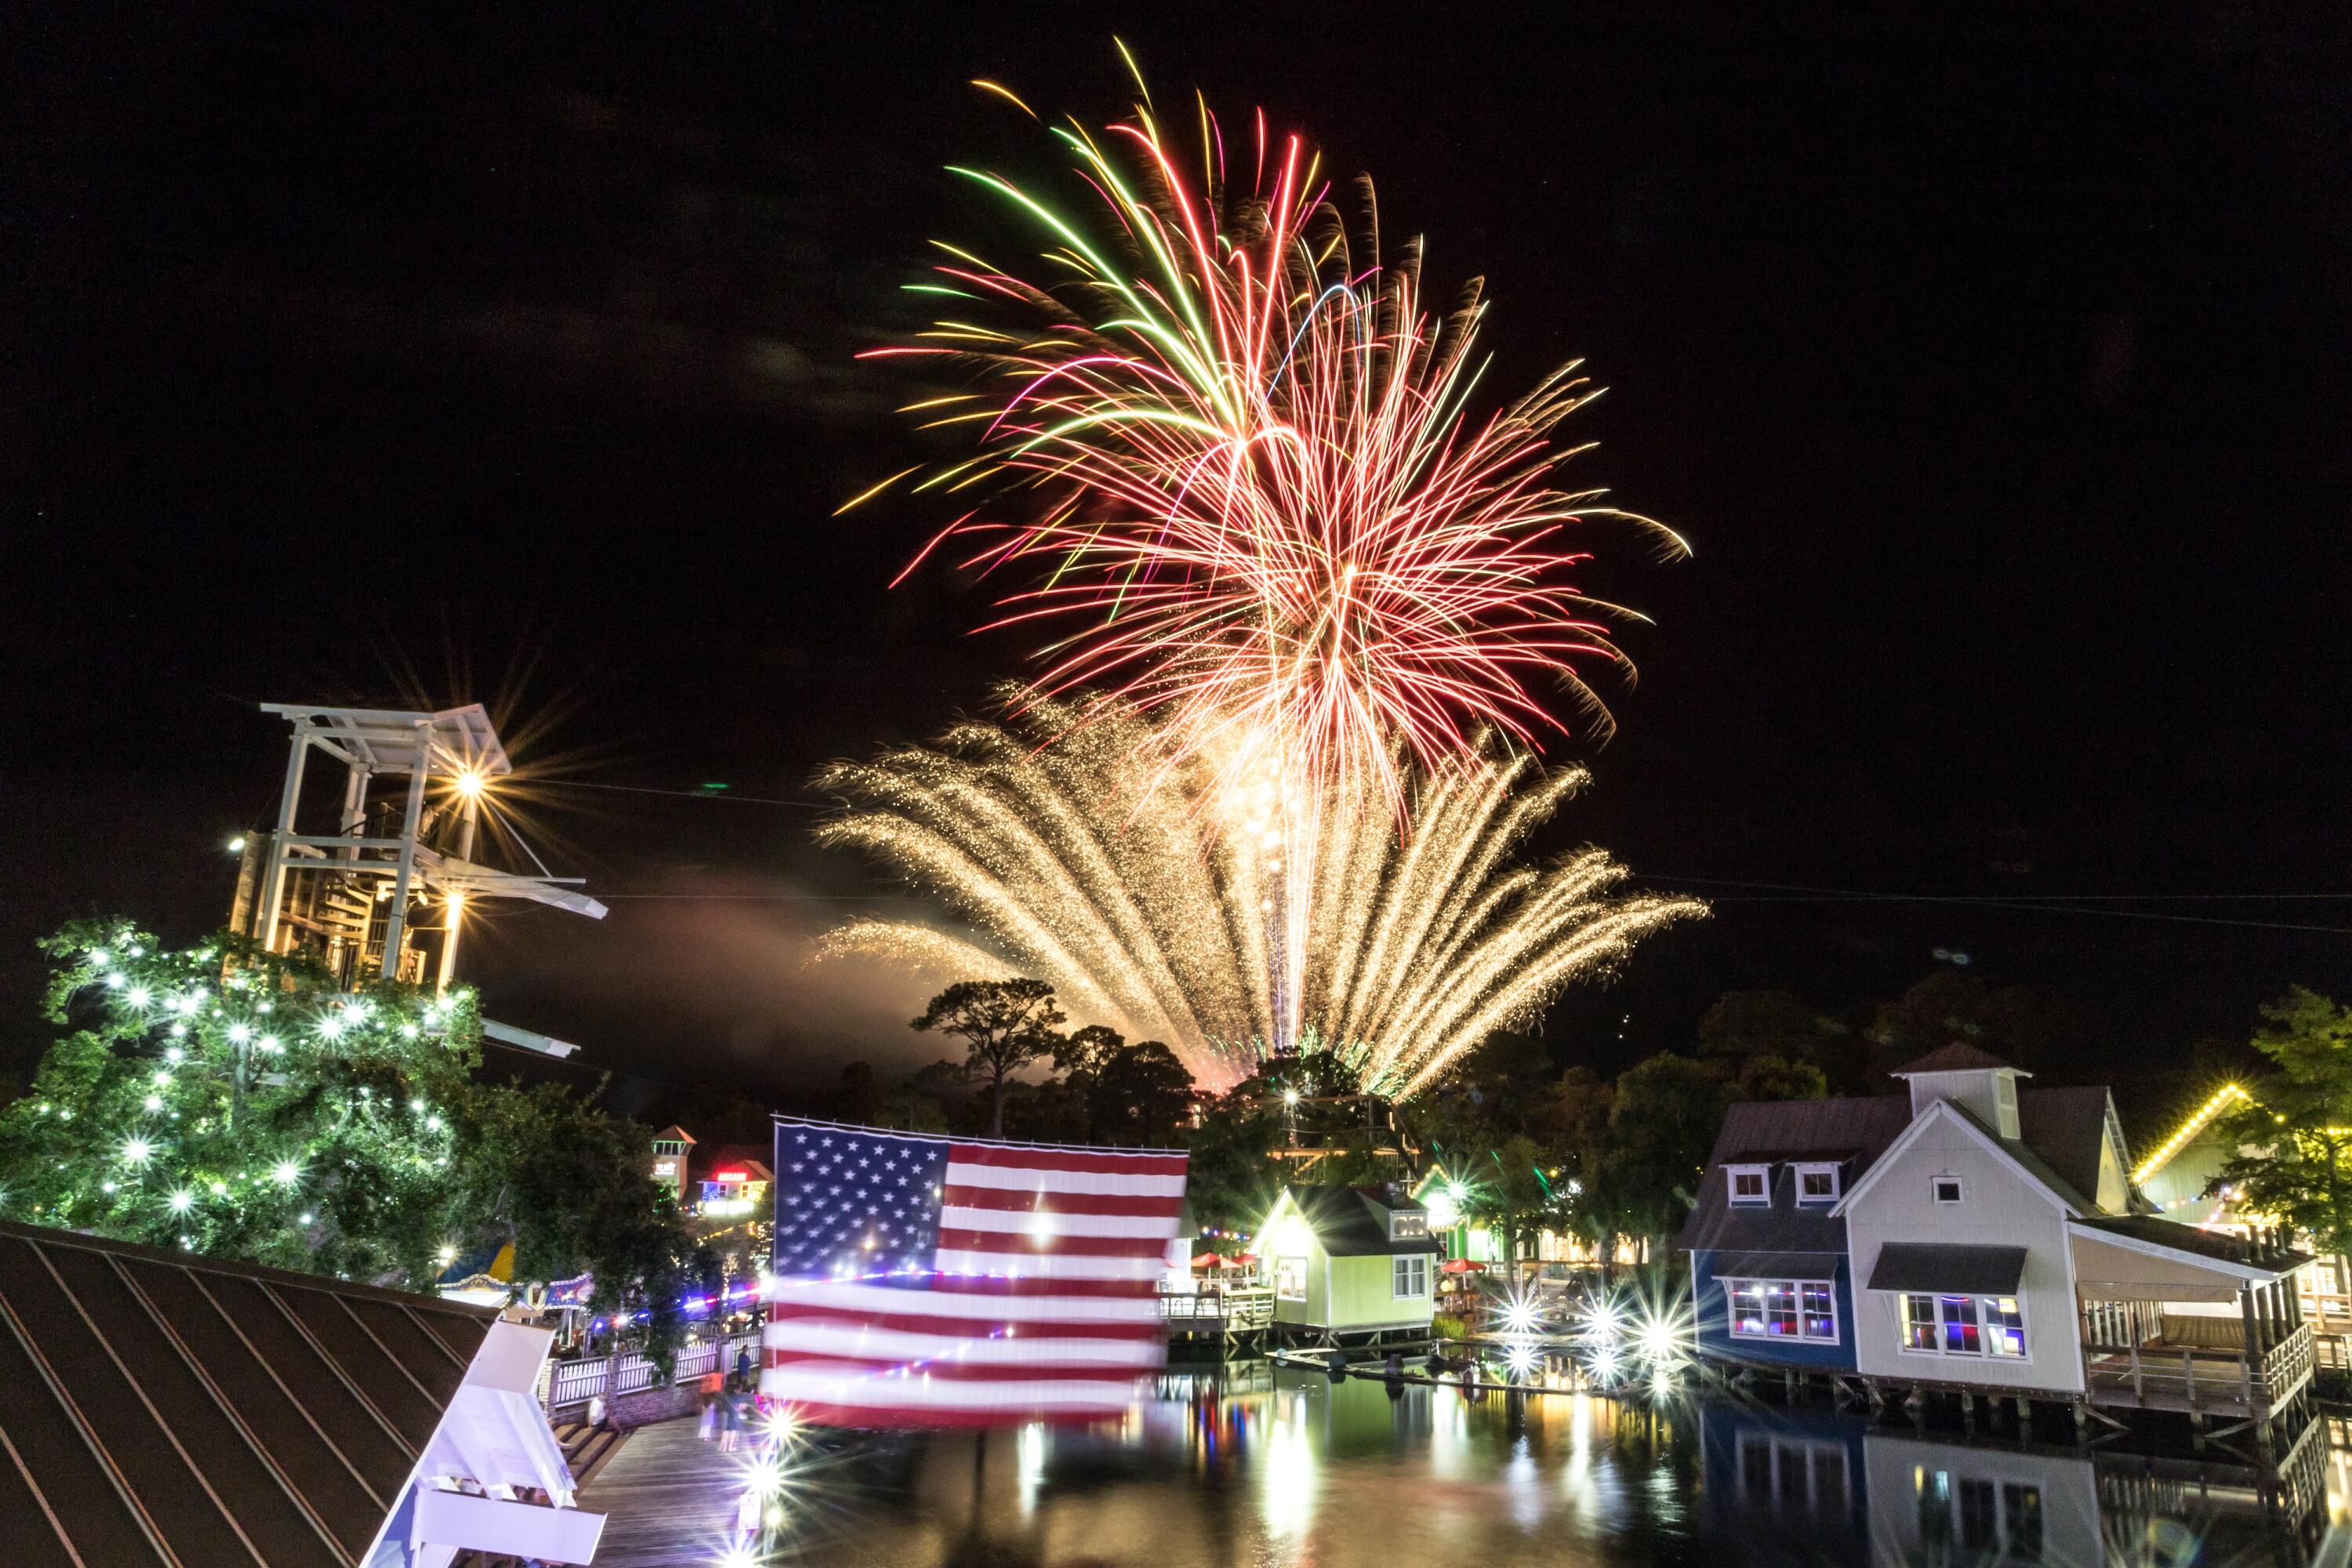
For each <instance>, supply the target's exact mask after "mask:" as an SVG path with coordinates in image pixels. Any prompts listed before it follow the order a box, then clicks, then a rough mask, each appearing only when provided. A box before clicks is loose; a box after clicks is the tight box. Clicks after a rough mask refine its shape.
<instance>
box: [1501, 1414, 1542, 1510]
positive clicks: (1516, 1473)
mask: <svg viewBox="0 0 2352 1568" xmlns="http://www.w3.org/2000/svg"><path fill="white" fill-rule="evenodd" d="M1503 1491H1504V1494H1505V1495H1506V1496H1507V1497H1508V1498H1509V1499H1510V1503H1511V1522H1512V1523H1513V1524H1516V1525H1517V1526H1518V1527H1519V1529H1520V1530H1522V1531H1530V1530H1533V1529H1535V1527H1536V1526H1538V1525H1539V1524H1541V1523H1542V1522H1543V1518H1544V1496H1543V1475H1542V1472H1541V1471H1540V1470H1539V1469H1538V1468H1537V1466H1536V1457H1535V1455H1534V1454H1533V1453H1531V1452H1529V1451H1528V1440H1527V1439H1526V1438H1525V1437H1522V1438H1520V1439H1519V1440H1518V1441H1517V1443H1514V1444H1512V1445H1511V1458H1510V1460H1509V1462H1508V1463H1507V1464H1505V1465H1504V1467H1503Z"/></svg>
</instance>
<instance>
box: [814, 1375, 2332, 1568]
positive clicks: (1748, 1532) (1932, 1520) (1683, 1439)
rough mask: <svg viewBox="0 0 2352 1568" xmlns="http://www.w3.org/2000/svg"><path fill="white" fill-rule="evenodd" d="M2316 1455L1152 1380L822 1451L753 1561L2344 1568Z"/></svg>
mask: <svg viewBox="0 0 2352 1568" xmlns="http://www.w3.org/2000/svg"><path fill="white" fill-rule="evenodd" d="M2049 1414H2050V1416H2052V1417H2055V1415H2056V1413H2055V1412H2052V1413H2049ZM2051 1426H2058V1427H2059V1428H2060V1430H2057V1431H2053V1430H2051ZM2066 1430H2067V1429H2065V1428H2063V1419H2058V1420H2055V1421H2053V1422H2051V1424H2050V1425H2046V1426H2044V1428H2043V1433H2042V1436H2044V1437H2045V1438H2047V1437H2063V1436H2064V1435H2065V1431H2066ZM2328 1442H2329V1433H2328V1429H2327V1426H2326V1423H2318V1424H2315V1425H2314V1426H2312V1427H2311V1428H2310V1429H2309V1430H2308V1431H2307V1433H2305V1434H2304V1435H2302V1436H2300V1437H2299V1438H2297V1439H2295V1440H2294V1441H2293V1442H2290V1443H2286V1444H2283V1445H2282V1452H2281V1453H2280V1454H2279V1456H2277V1458H2278V1459H2279V1461H2280V1463H2278V1464H2277V1465H2274V1466H2273V1467H2269V1468H2263V1467H2257V1466H2255V1465H2252V1464H2248V1463H2240V1462H2236V1461H2233V1460H2231V1459H2230V1458H2228V1457H2227V1456H2214V1457H2213V1458H2209V1459H2205V1460H2200V1459H2198V1458H2193V1457H2191V1455H2190V1454H2189V1451H2188V1449H2187V1447H2186V1444H2185V1443H2183V1444H2181V1445H2180V1446H2179V1450H2178V1451H2177V1452H2174V1453H2171V1454H2169V1455H2163V1456H2149V1455H2147V1454H2145V1453H2141V1454H2126V1453H2118V1452H2116V1451H2114V1450H2113V1448H2112V1447H2097V1448H2093V1449H2091V1450H2088V1451H2084V1450H2079V1449H2076V1448H2074V1447H2072V1446H2070V1445H2067V1444H2064V1443H2063V1442H2042V1443H2037V1444H2032V1445H2022V1444H2020V1443H2019V1442H2017V1441H2016V1440H2015V1436H2014V1429H2013V1426H2004V1427H2003V1429H2002V1433H2001V1434H2000V1436H1997V1437H1996V1436H1987V1437H1985V1438H1982V1439H1980V1440H1979V1439H1969V1438H1966V1437H1964V1436H1963V1434H1962V1433H1961V1431H1960V1430H1959V1429H1958V1427H1957V1426H1954V1428H1953V1429H1952V1430H1949V1431H1944V1430H1939V1429H1938V1428H1937V1427H1936V1426H1930V1427H1929V1428H1928V1429H1927V1431H1926V1432H1925V1433H1921V1432H1918V1431H1916V1430H1915V1429H1914V1428H1913V1427H1912V1426H1910V1425H1909V1424H1908V1423H1906V1422H1903V1421H1900V1420H1897V1421H1894V1422H1891V1423H1888V1422H1882V1423H1878V1424H1874V1423H1872V1422H1871V1421H1869V1420H1868V1419H1866V1418H1865V1417H1864V1416H1862V1415H1854V1414H1838V1413H1832V1411H1830V1410H1828V1409H1827V1408H1825V1407H1823V1408H1818V1409H1808V1408H1803V1407H1799V1408H1797V1409H1793V1410H1790V1409H1782V1408H1779V1407H1777V1406H1771V1405H1751V1404H1739V1403H1734V1402H1731V1401H1729V1400H1726V1399H1721V1398H1716V1397H1706V1398H1699V1397H1691V1396H1667V1397H1664V1398H1662V1399H1657V1400H1654V1401H1653V1400H1649V1399H1626V1400H1619V1399H1613V1398H1606V1397H1601V1396H1596V1395H1590V1394H1572V1395H1569V1394H1556V1395H1545V1394H1536V1395H1512V1396H1506V1395H1502V1394H1488V1395H1486V1396H1485V1397H1484V1398H1470V1397H1465V1394H1463V1393H1462V1392H1461V1391H1459V1390H1458V1389H1451V1388H1428V1387H1409V1388H1406V1389H1405V1390H1404V1391H1403V1392H1402V1394H1399V1395H1395V1396H1392V1395H1391V1393H1390V1391H1389V1390H1388V1389H1387V1388H1386V1387H1384V1386H1383V1385H1382V1384H1379V1383H1376V1382H1371V1381H1367V1380H1363V1379H1350V1380H1349V1381H1347V1382H1345V1383H1342V1384H1333V1383H1331V1382H1330V1381H1329V1380H1328V1378H1326V1377H1324V1376H1321V1375H1319V1374H1317V1373H1310V1372H1304V1371H1294V1370H1290V1369H1277V1368H1274V1367H1270V1366H1268V1365H1266V1364H1265V1363H1242V1364H1237V1365H1234V1366H1232V1367H1228V1368H1225V1369H1223V1370H1221V1371H1214V1372H1203V1373H1171V1375H1170V1376H1169V1377H1167V1378H1166V1379H1165V1380H1163V1382H1162V1383H1161V1384H1160V1393H1159V1397H1157V1398H1155V1399H1153V1400H1151V1401H1150V1402H1147V1403H1146V1404H1144V1405H1140V1406H1139V1408H1138V1409H1137V1410H1136V1412H1135V1413H1134V1414H1133V1415H1130V1416H1129V1419H1128V1420H1127V1421H1126V1422H1125V1423H1123V1424H1122V1425H1120V1426H1118V1427H1116V1428H1109V1427H1105V1428H1094V1429H1080V1428H1058V1429H1057V1428H1047V1427H1026V1428H1022V1429H1018V1430H1009V1431H999V1432H995V1433H992V1434H990V1435H989V1436H986V1437H985V1438H984V1439H983V1438H981V1437H978V1436H972V1435H970V1434H961V1433H959V1434H941V1435H931V1436H906V1437H887V1438H877V1437H871V1436H866V1437H857V1438H852V1439H846V1440H844V1439H837V1438H836V1439H834V1440H832V1441H831V1442H829V1443H828V1444H827V1445H826V1446H824V1447H821V1448H820V1449H818V1450H816V1451H814V1452H812V1453H810V1454H809V1455H807V1456H805V1457H804V1458H803V1460H802V1461H801V1462H800V1463H799V1464H798V1465H796V1466H795V1468H794V1470H793V1481H792V1483H791V1488H790V1493H789V1496H788V1498H787V1509H786V1511H787V1515H788V1517H789V1518H790V1520H791V1521H792V1523H791V1527H790V1529H789V1530H788V1531H787V1532H786V1536H785V1539H784V1540H783V1541H782V1542H779V1543H778V1544H779V1548H780V1550H779V1551H778V1552H777V1553H776V1555H775V1556H774V1557H773V1558H772V1559H769V1560H770V1561H775V1562H781V1563H826V1564H842V1565H845V1568H932V1565H938V1568H948V1565H955V1568H982V1565H986V1568H1031V1565H1034V1568H1047V1565H1054V1568H1065V1565H1067V1568H1078V1565H1104V1568H1109V1565H1127V1564H1136V1565H1147V1564H1148V1565H1150V1568H1195V1565H1198V1568H1350V1565H1352V1564H1358V1563H1363V1564H1376V1563H1377V1564H1412V1565H1443V1564H1454V1563H1461V1564H1477V1565H1481V1568H1515V1565H1517V1564H1531V1563H1592V1564H1618V1563H1629V1564H1630V1563H1706V1564H1718V1563H1720V1564H1728V1563H1776V1564H1778V1563H1819V1564H1853V1563H1922V1564H1958V1563H2003V1564H2023V1563H2050V1564H2083V1563H2133V1564H2148V1565H2151V1568H2155V1565H2162V1568H2175V1565H2177V1568H2188V1565H2189V1564H2200V1565H2211V1564H2239V1563H2246V1564H2253V1563H2261V1564H2272V1563H2278V1564H2294V1565H2300V1564H2303V1563H2309V1562H2312V1561H2313V1560H2314V1558H2315V1556H2321V1557H2323V1559H2324V1560H2326V1561H2330V1562H2336V1561H2342V1560H2343V1556H2342V1553H2343V1550H2344V1547H2345V1544H2346V1542H2344V1541H2339V1540H2333V1539H2325V1538H2326V1532H2327V1530H2328V1528H2329V1524H2330V1519H2331V1515H2332V1513H2333V1512H2334V1510H2336V1508H2337V1507H2338V1504H2337V1503H2336V1501H2335V1500H2332V1499H2331V1498H2330V1496H2329V1495H2328V1489H2329V1486H2330V1483H2331V1480H2332V1479H2334V1478H2336V1475H2337V1471H2338V1468H2339V1465H2338V1460H2337V1458H2336V1456H2334V1455H2332V1454H2331V1453H2330V1451H2329V1447H2328ZM2210 1452H2211V1451H2210V1450H2209V1454H2210ZM2336 1489H2337V1491H2338V1492H2339V1493H2340V1492H2341V1490H2342V1488H2341V1487H2340V1485H2338V1486H2337V1488H2336Z"/></svg>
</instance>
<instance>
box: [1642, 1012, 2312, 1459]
mask: <svg viewBox="0 0 2352 1568" xmlns="http://www.w3.org/2000/svg"><path fill="white" fill-rule="evenodd" d="M2028 1076H2030V1075H2028V1074H2025V1073H2023V1072H2021V1070H2020V1069H2018V1068H2014V1067H2012V1066H2011V1065H2010V1064H2009V1063H2007V1062H2004V1061H2002V1060H2000V1058H1997V1057H1994V1056H1991V1055H1990V1054H1989V1053H1987V1052H1985V1051H1982V1050H1979V1048H1977V1047H1974V1046H1970V1045H1966V1044H1958V1043H1956V1044H1953V1045H1949V1046H1946V1047H1943V1048H1941V1049H1939V1050H1937V1051H1934V1052H1931V1053H1929V1054H1928V1055H1927V1056H1926V1057H1924V1058H1920V1059H1919V1060H1917V1061H1916V1062H1913V1063H1911V1064H1910V1065H1909V1066H1907V1067H1906V1068H1901V1069H1900V1070H1898V1071H1897V1072H1896V1074H1895V1077H1897V1078H1899V1079H1903V1080H1904V1082H1905V1084H1906V1089H1908V1093H1907V1095H1906V1096H1902V1097H1895V1096H1887V1097H1884V1098H1879V1099H1872V1100H1815V1101H1791V1102H1783V1103H1779V1104H1767V1105H1758V1106H1741V1107H1735V1108H1734V1110H1733V1113H1732V1115H1731V1117H1730V1118H1729V1119H1728V1120H1727V1121H1726V1123H1725V1129H1724V1132H1723V1134H1722V1136H1721V1138H1720V1139H1719V1140H1718V1142H1717V1150H1716V1154H1715V1156H1714V1158H1713V1160H1712V1161H1711V1163H1710V1165H1709V1167H1708V1170H1707V1172H1706V1177H1705V1183H1706V1186H1705V1190H1704V1194H1703V1196H1702V1198H1701V1201H1700V1203H1699V1204H1698V1205H1697V1207H1696V1209H1695V1211H1694V1213H1693V1215H1692V1217H1691V1221H1690V1223H1689V1225H1688V1226H1686V1227H1685V1231H1684V1237H1683V1244H1684V1246H1685V1247H1687V1248H1688V1249H1689V1251H1690V1253H1691V1259H1692V1281H1693V1289H1694V1292H1695V1295H1696V1309H1697V1317H1698V1329H1699V1349H1700V1352H1701V1354H1702V1355H1705V1356H1706V1357H1708V1358H1710V1359H1713V1360H1717V1361H1721V1362H1727V1363H1737V1364H1744V1365H1748V1366H1756V1365H1765V1366H1775V1367H1779V1368H1782V1369H1784V1370H1786V1371H1788V1372H1789V1373H1791V1374H1794V1373H1797V1372H1799V1371H1820V1372H1825V1373H1831V1374H1832V1375H1841V1374H1845V1373H1851V1374H1853V1375H1854V1376H1855V1377H1858V1378H1859V1379H1860V1380H1861V1381H1862V1382H1863V1384H1864V1385H1865V1387H1866V1389H1867V1390H1868V1391H1869V1392H1870V1393H1871V1394H1873V1395H1874V1397H1878V1396H1883V1395H1884V1394H1885V1392H1887V1391H1890V1390H1892V1391H1895V1392H1896V1393H1898V1394H1901V1395H1903V1396H1905V1397H1911V1396H1916V1395H1917V1394H1924V1393H1927V1392H1932V1391H1947V1392H1957V1393H1958V1394H1962V1395H1963V1396H1968V1397H1974V1396H1979V1395H1981V1396H1986V1397H1990V1398H1995V1399H2002V1398H2008V1397H2011V1396H2015V1397H2018V1398H2020V1399H2029V1400H2030V1399H2033V1398H2042V1397H2047V1398H2052V1399H2054V1400H2058V1401H2062V1402H2063V1403H2066V1404H2068V1405H2072V1406H2074V1409H2075V1410H2076V1412H2077V1415H2078V1418H2084V1419H2087V1418H2088V1416H2089V1415H2091V1414H2092V1413H2095V1412H2106V1411H2115V1410H2127V1409H2152V1410H2168V1411H2179V1412H2182V1413H2185V1414H2187V1415H2189V1416H2190V1417H2191V1419H2192V1422H2193V1423H2194V1424H2195V1425H2197V1426H2199V1428H2200V1431H2201V1430H2203V1429H2205V1427H2206V1425H2207V1423H2208V1421H2209V1420H2210V1419H2211V1418H2215V1417H2219V1418H2221V1419H2223V1420H2225V1421H2227V1422H2230V1423H2231V1424H2232V1425H2231V1426H2229V1427H2226V1428H2223V1429H2224V1430H2234V1429H2236V1428H2238V1427H2242V1426H2252V1427H2256V1428H2259V1429H2262V1430H2264V1431H2267V1429H2268V1427H2269V1425H2270V1423H2271V1422H2272V1421H2273V1418H2274V1417H2275V1416H2276V1415H2278V1414H2279V1413H2280V1412H2281V1411H2282V1410H2283V1409H2284V1408H2285V1407H2287V1406H2289V1405H2293V1404H2294V1403H2295V1402H2296V1401H2298V1400H2300V1399H2301V1398H2303V1397H2304V1395H2305V1393H2306V1392H2307V1390H2308V1387H2309V1384H2310V1381H2311V1374H2312V1345H2311V1332H2310V1330H2309V1328H2308V1327H2307V1326H2306V1325H2305V1323H2304V1322H2303V1321H2302V1317H2301V1311H2300V1309H2299V1307H2298V1304H2297V1302H2296V1300H2295V1299H2294V1295H2295V1293H2294V1283H2293V1281H2294V1274H2295V1271H2296V1270H2298V1269H2299V1268H2302V1267H2303V1266H2304V1265H2305V1264H2307V1263H2308V1262H2309V1261H2310V1259H2309V1258H2307V1257H2305V1255H2303V1254H2301V1253H2297V1252H2294V1251H2291V1250H2289V1249H2288V1248H2286V1247H2283V1246H2280V1245H2278V1244H2277V1243H2276V1241H2275V1240H2274V1239H2273V1238H2269V1237H2256V1238H2247V1237H2231V1236H2226V1235H2221V1234H2218V1233H2215V1232H2211V1231H2206V1230H2200V1229H2196V1228H2193V1227H2191V1226H2184V1225H2179V1224H2174V1223H2172V1222H2170V1221H2168V1220H2166V1219H2164V1218H2160V1217H2158V1214H2157V1212H2156V1205H2153V1204H2151V1203H2150V1202H2149V1201H2148V1200H2147V1198H2146V1197H2145V1196H2144V1195H2142V1194H2141V1193H2140V1192H2139V1190H2138V1189H2137V1187H2136V1186H2135V1185H2134V1184H2133V1182H2132V1179H2131V1172H2132V1164H2131V1160H2130V1155H2129V1152H2128V1149H2127V1148H2126V1144H2125V1142H2124V1138H2123V1132H2122V1128H2121V1125H2120V1123H2119V1122H2118V1121H2117V1120H2116V1114H2115V1108H2114V1105H2113V1103H2112V1101H2111V1100H2110V1098H2109V1096H2108V1094H2107V1091H2106V1090H2105V1089H2100V1088H2086V1089H2042V1090H2035V1089H2024V1088H2021V1085H2020V1082H2019V1080H2020V1079H2023V1078H2025V1077H2028ZM2109 1418H2112V1417H2109Z"/></svg>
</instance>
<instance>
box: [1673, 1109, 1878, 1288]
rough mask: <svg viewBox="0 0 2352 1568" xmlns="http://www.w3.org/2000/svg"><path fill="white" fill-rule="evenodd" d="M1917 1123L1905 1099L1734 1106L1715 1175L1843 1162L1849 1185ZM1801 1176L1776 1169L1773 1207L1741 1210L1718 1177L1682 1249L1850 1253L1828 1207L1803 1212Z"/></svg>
mask: <svg viewBox="0 0 2352 1568" xmlns="http://www.w3.org/2000/svg"><path fill="white" fill-rule="evenodd" d="M1910 1124H1911V1101H1910V1100H1909V1099H1908V1098H1906V1097H1905V1096H1903V1095H1893V1094H1882V1095H1874V1096H1871V1097H1869V1098H1867V1099H1845V1100H1746V1101H1742V1102H1741V1103H1739V1104H1737V1105H1734V1106H1733V1107H1732V1108H1731V1109H1730V1110H1729V1111H1728V1112H1727V1113H1726V1114H1725V1116H1724V1119H1723V1130H1722V1131H1720V1132H1718V1133H1717V1134H1716V1140H1715V1149H1716V1152H1715V1153H1714V1154H1713V1155H1711V1156H1710V1157H1709V1159H1708V1161H1707V1170H1708V1172H1709V1173H1713V1172H1715V1171H1717V1170H1719V1169H1720V1168H1721V1167H1722V1166H1724V1165H1727V1164H1734V1165H1738V1164H1773V1165H1776V1166H1777V1165H1779V1164H1780V1163H1783V1162H1797V1161H1826V1160H1838V1161H1843V1162H1845V1163H1846V1173H1845V1177H1846V1180H1847V1181H1848V1182H1849V1183H1850V1182H1852V1181H1853V1179H1854V1178H1855V1177H1856V1176H1858V1175H1860V1174H1861V1173H1863V1171H1864V1170H1865V1169H1867V1168H1868V1167H1869V1164H1870V1162H1871V1161H1873V1160H1875V1159H1876V1158H1877V1157H1878V1156H1879V1155H1880V1154H1881V1153H1883V1152H1885V1149H1886V1146H1887V1145H1888V1144H1890V1143H1892V1142H1895V1139H1896V1138H1898V1137H1900V1136H1901V1135H1902V1132H1903V1130H1904V1129H1905V1128H1906V1127H1908V1126H1909V1125H1910ZM1795 1181H1796V1177H1795V1175H1794V1173H1792V1172H1790V1171H1788V1170H1784V1169H1775V1170H1774V1171H1773V1173H1772V1176H1771V1183H1770V1186H1771V1196H1772V1202H1771V1203H1770V1205H1763V1204H1756V1205H1735V1204H1733V1203H1732V1202H1731V1194H1730V1193H1729V1192H1728V1191H1727V1189H1726V1184H1725V1183H1724V1182H1723V1181H1722V1180H1721V1179H1720V1178H1719V1177H1715V1178H1713V1179H1709V1180H1706V1181H1702V1182H1701V1183H1700V1184H1699V1189H1698V1202H1697V1204H1696V1205H1695V1206H1694V1207H1693V1208H1692V1210H1691V1215H1690V1218H1689V1220H1688V1221H1686V1222H1685V1224H1684V1226H1683V1233H1682V1236H1681V1237H1679V1238H1678V1239H1677V1241H1676V1243H1675V1245H1676V1246H1677V1247H1684V1248H1695V1249H1697V1250H1701V1251H1717V1250H1727V1251H1735V1252H1755V1253H1765V1252H1828V1253H1843V1252H1844V1251H1845V1222H1844V1221H1843V1220H1839V1219H1832V1218H1831V1217H1830V1205H1827V1204H1807V1205H1799V1204H1798V1203H1797V1201H1796V1191H1795Z"/></svg>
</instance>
